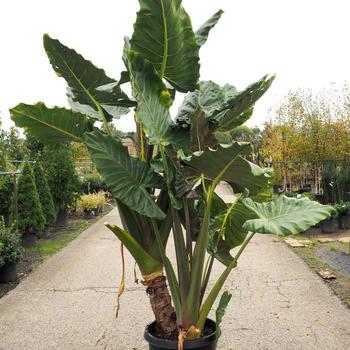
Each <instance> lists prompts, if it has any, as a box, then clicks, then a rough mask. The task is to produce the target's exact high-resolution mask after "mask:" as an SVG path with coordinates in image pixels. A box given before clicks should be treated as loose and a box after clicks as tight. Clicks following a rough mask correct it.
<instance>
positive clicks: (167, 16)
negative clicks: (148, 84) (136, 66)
mask: <svg viewBox="0 0 350 350" xmlns="http://www.w3.org/2000/svg"><path fill="white" fill-rule="evenodd" d="M139 3H140V10H139V12H138V13H137V18H136V22H135V24H134V33H133V35H132V38H131V40H130V45H131V49H132V50H134V51H136V52H137V53H139V54H141V55H142V56H143V57H145V58H146V59H147V60H148V61H150V62H151V63H152V64H153V65H154V67H155V68H156V70H157V71H158V72H159V74H160V76H161V77H162V78H165V79H166V80H167V81H168V82H169V83H170V84H171V85H172V86H173V87H175V88H176V89H177V90H178V91H181V92H187V91H193V90H195V89H196V87H197V82H198V78H199V63H198V61H199V56H198V47H197V45H196V40H195V35H194V33H193V30H192V24H191V19H190V17H189V16H188V14H187V13H186V11H185V10H184V8H183V7H182V4H181V0H139Z"/></svg>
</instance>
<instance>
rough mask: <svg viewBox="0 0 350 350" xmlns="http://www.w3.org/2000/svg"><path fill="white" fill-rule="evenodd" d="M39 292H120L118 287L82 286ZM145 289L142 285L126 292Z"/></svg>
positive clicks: (127, 289)
mask: <svg viewBox="0 0 350 350" xmlns="http://www.w3.org/2000/svg"><path fill="white" fill-rule="evenodd" d="M36 291H37V292H52V293H76V292H84V291H93V292H96V293H103V294H116V293H117V292H118V288H117V287H82V288H51V289H45V290H36ZM138 291H143V289H142V288H140V287H129V288H125V292H138Z"/></svg>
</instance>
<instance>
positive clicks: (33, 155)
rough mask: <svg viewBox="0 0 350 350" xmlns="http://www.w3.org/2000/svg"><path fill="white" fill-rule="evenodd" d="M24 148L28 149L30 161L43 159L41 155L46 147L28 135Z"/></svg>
mask: <svg viewBox="0 0 350 350" xmlns="http://www.w3.org/2000/svg"><path fill="white" fill-rule="evenodd" d="M24 146H25V148H26V149H27V155H28V158H29V159H30V160H39V159H41V155H42V152H43V150H44V145H43V144H42V143H40V142H39V141H38V140H37V139H36V138H35V137H34V136H32V135H31V134H29V133H26V138H25V140H24Z"/></svg>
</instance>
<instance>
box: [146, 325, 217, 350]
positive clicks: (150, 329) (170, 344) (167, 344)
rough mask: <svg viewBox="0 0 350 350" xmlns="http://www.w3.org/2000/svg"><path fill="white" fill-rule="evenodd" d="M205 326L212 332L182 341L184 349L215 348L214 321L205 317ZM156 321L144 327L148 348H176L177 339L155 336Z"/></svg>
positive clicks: (175, 349) (169, 349) (155, 349)
mask: <svg viewBox="0 0 350 350" xmlns="http://www.w3.org/2000/svg"><path fill="white" fill-rule="evenodd" d="M205 326H206V327H208V328H209V329H211V330H212V333H210V334H209V335H206V336H204V337H202V338H200V339H195V340H187V341H185V342H184V350H188V349H192V350H216V332H215V329H216V325H215V322H214V321H212V320H210V319H207V320H206V322H205ZM155 328H156V321H154V322H152V323H151V324H149V325H148V326H147V327H146V330H145V335H144V336H145V339H146V341H147V342H148V344H149V350H177V349H178V347H177V340H166V339H160V338H157V337H155V336H154V335H153V334H154V333H155Z"/></svg>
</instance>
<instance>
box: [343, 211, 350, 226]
mask: <svg viewBox="0 0 350 350" xmlns="http://www.w3.org/2000/svg"><path fill="white" fill-rule="evenodd" d="M343 225H344V228H346V229H350V215H349V214H348V215H345V216H343Z"/></svg>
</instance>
